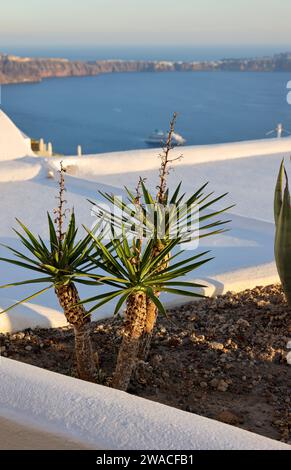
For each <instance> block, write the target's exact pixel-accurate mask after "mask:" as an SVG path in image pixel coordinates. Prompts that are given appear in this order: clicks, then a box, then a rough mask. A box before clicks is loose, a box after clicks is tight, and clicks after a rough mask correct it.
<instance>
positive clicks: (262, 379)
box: [0, 285, 291, 443]
mask: <svg viewBox="0 0 291 470" xmlns="http://www.w3.org/2000/svg"><path fill="white" fill-rule="evenodd" d="M121 335H122V320H121V319H114V320H106V321H102V322H98V323H95V324H93V340H94V345H95V348H96V350H97V349H98V351H99V355H98V356H97V354H96V361H99V365H100V367H101V369H102V379H103V381H104V382H106V380H107V379H108V378H109V377H110V375H111V374H112V372H113V368H114V364H115V361H116V354H117V351H118V346H119V344H120V341H121ZM290 339H291V313H290V311H289V310H288V308H287V305H286V302H285V298H284V295H283V293H282V290H281V288H280V287H279V286H277V285H273V286H268V287H264V288H259V287H258V288H256V289H254V290H246V291H244V292H242V293H239V294H233V293H228V294H226V295H224V296H221V297H218V298H216V299H205V300H202V301H200V302H193V303H190V304H187V305H184V306H182V307H180V308H178V309H175V310H173V311H171V315H170V319H169V320H167V319H166V318H161V319H160V320H159V324H158V327H157V329H156V331H155V335H154V339H153V345H152V350H151V354H150V356H149V361H148V362H147V363H140V364H139V366H138V368H137V370H136V373H135V377H134V379H133V380H132V383H131V386H130V389H129V392H130V393H133V394H135V395H139V396H142V397H144V398H148V399H150V400H154V401H158V402H161V403H165V404H167V405H170V406H174V407H177V408H180V409H182V410H186V411H188V412H191V413H197V414H200V415H203V416H207V417H210V418H215V419H217V420H220V421H223V422H226V423H229V424H232V425H234V426H238V427H241V428H244V429H247V430H250V431H253V432H256V433H258V434H263V435H265V436H268V437H271V438H274V439H278V440H282V441H284V442H289V443H291V366H290V365H288V363H287V359H286V357H287V352H288V351H287V348H286V346H287V342H288V341H289V340H290ZM0 351H1V353H2V355H4V356H6V357H9V358H11V359H15V360H19V361H22V362H26V363H29V364H33V365H36V366H39V367H44V368H46V369H49V370H53V371H56V372H60V373H63V374H67V375H75V371H74V357H73V354H72V353H73V332H72V329H71V328H70V327H66V328H62V329H60V328H59V329H51V330H34V331H30V330H29V331H26V332H23V333H17V334H13V335H0Z"/></svg>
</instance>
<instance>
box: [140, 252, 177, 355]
mask: <svg viewBox="0 0 291 470" xmlns="http://www.w3.org/2000/svg"><path fill="white" fill-rule="evenodd" d="M163 248H164V246H163V245H162V244H161V243H159V244H157V245H156V247H155V248H154V249H153V258H155V257H156V256H158V255H159V254H160V252H161V251H162V250H163ZM169 258H170V255H167V257H166V258H165V260H164V261H163V262H162V263H161V266H160V268H159V270H158V271H157V272H159V271H163V270H164V269H166V268H167V267H168V264H169V263H168V260H169ZM155 295H156V296H157V297H159V295H160V293H159V292H155ZM157 318H158V309H157V307H156V305H155V304H154V302H153V301H152V300H151V299H150V298H149V297H147V314H146V322H145V329H144V332H143V334H142V338H141V341H140V347H139V354H138V357H139V360H140V361H145V362H146V361H147V359H148V355H149V352H150V349H151V343H152V339H153V334H154V328H155V326H156V323H157Z"/></svg>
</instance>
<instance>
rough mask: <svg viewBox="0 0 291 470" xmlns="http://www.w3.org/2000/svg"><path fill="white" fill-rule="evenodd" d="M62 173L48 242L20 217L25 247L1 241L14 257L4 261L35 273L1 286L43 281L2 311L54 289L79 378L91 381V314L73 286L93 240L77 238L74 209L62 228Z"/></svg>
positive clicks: (93, 374) (81, 274)
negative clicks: (68, 328)
mask: <svg viewBox="0 0 291 470" xmlns="http://www.w3.org/2000/svg"><path fill="white" fill-rule="evenodd" d="M63 173H64V170H63V168H61V171H60V175H61V176H60V191H59V207H58V209H57V210H56V211H55V212H56V220H55V221H53V220H52V218H51V216H50V214H47V219H48V229H49V242H48V243H46V242H45V241H44V240H43V239H42V238H41V237H37V236H35V235H34V234H33V233H32V232H31V231H30V230H29V229H28V228H27V227H26V226H25V225H24V224H23V223H22V222H21V221H19V220H17V222H18V225H19V226H20V229H21V232H20V231H18V230H14V231H15V233H16V235H17V237H18V239H19V241H20V242H21V244H22V246H23V247H24V248H25V251H19V250H16V249H15V248H12V247H10V246H7V245H3V246H4V247H5V248H7V250H9V251H10V252H11V253H13V255H14V256H15V258H0V260H1V261H3V262H6V263H10V264H12V265H14V266H17V267H20V268H22V269H25V270H29V271H33V272H34V273H36V275H37V276H38V277H34V278H31V279H27V280H24V281H21V282H15V283H12V284H6V285H4V286H1V288H9V287H14V286H21V285H34V284H44V285H45V287H44V288H42V289H41V290H38V291H37V292H34V293H33V294H31V295H30V296H28V297H26V298H25V299H22V300H20V301H19V302H17V303H16V304H14V305H12V306H11V307H9V308H7V309H6V310H4V311H3V312H1V313H4V312H8V311H10V310H11V309H13V308H14V307H16V306H17V305H20V304H21V303H23V302H27V301H29V300H31V299H33V298H35V297H37V296H39V295H41V294H43V293H45V292H47V291H48V290H50V289H54V291H55V293H56V295H57V298H58V300H59V303H60V305H61V307H62V308H63V311H64V314H65V316H66V319H67V321H68V322H69V323H70V324H71V325H72V326H73V328H74V332H75V352H76V361H77V370H78V375H79V378H81V379H83V380H87V381H91V382H94V381H96V377H97V370H96V361H95V359H94V353H93V347H92V343H91V338H90V316H88V315H87V312H86V311H85V308H84V306H83V305H82V304H80V303H79V301H80V298H79V293H78V290H77V288H76V283H78V282H79V283H82V282H83V277H84V276H86V273H87V272H88V271H90V268H91V267H92V262H91V261H90V259H89V256H91V259H93V258H94V253H93V252H92V250H93V244H92V241H91V237H90V236H89V235H85V236H84V237H83V238H81V239H80V240H79V241H77V234H78V228H77V227H76V219H75V214H74V211H72V213H71V215H70V218H69V222H68V226H67V230H66V231H64V232H63V223H64V218H65V211H64V209H63V205H64V203H65V201H64V191H65V188H64V179H63ZM54 222H55V224H54ZM95 255H96V253H95ZM92 257H93V258H92Z"/></svg>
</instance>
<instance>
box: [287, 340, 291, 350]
mask: <svg viewBox="0 0 291 470" xmlns="http://www.w3.org/2000/svg"><path fill="white" fill-rule="evenodd" d="M287 349H291V340H290V341H288V343H287Z"/></svg>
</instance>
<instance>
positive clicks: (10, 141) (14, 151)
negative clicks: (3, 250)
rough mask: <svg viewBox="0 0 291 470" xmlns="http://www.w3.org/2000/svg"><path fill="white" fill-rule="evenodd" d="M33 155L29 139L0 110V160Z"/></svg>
mask: <svg viewBox="0 0 291 470" xmlns="http://www.w3.org/2000/svg"><path fill="white" fill-rule="evenodd" d="M28 155H33V152H32V150H31V144H30V139H29V138H28V137H26V136H24V134H23V133H22V132H21V131H20V130H19V129H18V128H17V127H16V126H15V124H14V123H13V122H12V121H11V119H9V117H8V116H6V114H5V113H4V112H3V111H1V110H0V161H7V160H15V159H16V158H22V157H26V156H28Z"/></svg>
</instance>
